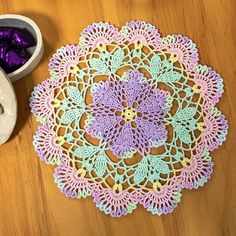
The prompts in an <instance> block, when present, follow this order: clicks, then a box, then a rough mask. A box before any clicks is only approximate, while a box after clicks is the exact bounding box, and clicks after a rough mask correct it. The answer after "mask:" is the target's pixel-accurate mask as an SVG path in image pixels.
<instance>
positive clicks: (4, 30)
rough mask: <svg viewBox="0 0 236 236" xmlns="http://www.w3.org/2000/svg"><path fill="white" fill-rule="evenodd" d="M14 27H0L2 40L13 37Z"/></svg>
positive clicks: (0, 39) (0, 38)
mask: <svg viewBox="0 0 236 236" xmlns="http://www.w3.org/2000/svg"><path fill="white" fill-rule="evenodd" d="M14 29H15V28H14V27H0V41H3V40H8V39H11V37H12V35H13V32H14Z"/></svg>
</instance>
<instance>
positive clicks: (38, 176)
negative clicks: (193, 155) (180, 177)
mask: <svg viewBox="0 0 236 236" xmlns="http://www.w3.org/2000/svg"><path fill="white" fill-rule="evenodd" d="M0 12H1V14H4V13H18V14H23V15H26V16H28V17H30V18H32V19H33V20H35V21H36V22H37V23H38V25H39V27H40V28H41V30H42V33H43V36H44V40H45V41H44V42H45V54H44V57H43V60H42V62H41V63H40V65H39V67H38V68H37V69H36V70H35V71H34V72H33V73H31V74H30V75H28V76H27V77H25V78H24V79H22V80H20V81H18V82H16V83H15V84H14V87H15V90H16V94H17V98H18V103H19V112H18V115H19V117H18V121H17V125H16V128H15V131H14V133H13V135H12V137H11V140H10V141H9V142H8V143H6V144H5V145H3V146H1V147H0V183H1V186H0V235H2V236H5V235H7V236H8V235H9V236H12V235H26V236H31V235H34V236H36V235H65V236H71V235H82V236H87V235H88V236H89V235H119V236H121V235H158V236H161V235H166V236H168V235H173V236H178V235H181V236H208V235H211V236H218V235H219V236H220V235H224V236H230V235H232V236H233V235H236V213H235V210H236V138H235V134H236V60H235V55H236V36H235V34H236V19H235V13H236V1H235V0H189V1H187V0H150V1H145V0H116V1H114V0H107V1H106V0H79V1H78V0H70V1H63V0H60V1H59V0H58V1H48V0H41V1H37V0H30V1H26V0H15V1H13V0H9V1H4V0H1V1H0ZM133 19H142V20H145V21H147V22H150V23H152V24H154V25H156V26H157V27H158V28H159V29H160V32H161V33H162V35H163V36H164V35H168V34H183V35H187V36H189V37H190V38H191V39H193V41H194V42H196V44H197V45H198V48H199V52H200V61H201V63H202V64H206V65H211V66H212V67H213V68H214V69H216V70H217V71H218V72H219V73H221V75H222V76H223V78H224V85H225V93H224V95H223V97H222V99H221V102H220V103H219V105H218V107H219V108H220V109H221V110H222V111H223V112H224V114H225V115H226V116H227V118H228V119H229V125H230V129H229V134H228V136H227V141H226V142H225V143H224V145H223V146H222V147H220V148H219V149H218V150H216V151H214V152H213V153H212V156H213V157H214V158H213V160H214V163H215V165H214V172H213V174H212V176H211V180H210V181H209V182H208V183H207V184H206V185H205V186H204V187H203V188H200V189H198V190H192V191H190V190H184V191H183V192H182V193H183V196H182V201H181V203H180V204H179V205H178V207H177V208H176V209H175V211H174V212H173V213H172V214H169V215H165V216H161V217H158V216H153V215H151V214H150V213H148V212H147V211H146V210H144V209H143V208H142V207H140V206H139V207H138V209H137V210H136V211H135V212H134V213H133V214H131V215H129V216H127V217H123V218H119V219H112V218H111V217H109V216H106V215H105V214H104V213H102V212H100V211H99V210H98V209H97V208H96V207H95V205H94V203H93V202H92V199H91V198H87V199H85V200H73V199H67V198H66V197H65V196H64V195H63V194H61V193H60V191H59V190H58V188H57V186H56V185H55V184H54V180H53V177H52V175H53V172H54V167H52V166H49V165H46V164H44V163H43V162H41V161H40V160H39V158H38V157H37V155H36V153H35V152H34V148H33V146H32V136H33V134H34V132H35V130H37V127H38V125H39V124H38V123H37V122H36V121H35V119H34V118H33V116H32V115H31V114H30V111H29V106H28V100H29V96H30V93H31V91H32V89H33V87H34V86H35V85H37V84H38V83H39V82H41V81H43V80H45V79H47V78H48V76H49V73H48V71H47V64H48V61H49V58H50V57H51V55H52V53H54V52H55V50H56V49H57V48H58V47H61V46H62V45H64V44H67V43H77V42H78V38H79V35H80V32H81V31H82V30H83V28H84V27H86V26H87V25H88V24H90V23H92V22H98V21H109V22H112V23H113V24H115V25H117V26H119V27H121V26H122V25H124V24H125V23H126V22H127V21H130V20H133Z"/></svg>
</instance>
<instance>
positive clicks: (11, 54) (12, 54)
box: [5, 50, 27, 73]
mask: <svg viewBox="0 0 236 236" xmlns="http://www.w3.org/2000/svg"><path fill="white" fill-rule="evenodd" d="M5 62H6V64H7V68H6V72H7V73H10V72H13V71H14V70H16V69H18V68H20V67H21V66H23V65H24V64H25V63H26V62H27V58H26V57H25V55H24V54H23V55H22V54H21V53H18V52H16V51H13V50H12V51H8V52H7V54H6V58H5Z"/></svg>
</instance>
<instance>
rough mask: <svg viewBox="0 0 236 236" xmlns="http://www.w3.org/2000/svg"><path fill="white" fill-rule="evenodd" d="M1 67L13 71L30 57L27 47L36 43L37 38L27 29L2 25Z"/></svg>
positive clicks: (0, 39)
mask: <svg viewBox="0 0 236 236" xmlns="http://www.w3.org/2000/svg"><path fill="white" fill-rule="evenodd" d="M0 43H1V44H0V67H2V68H3V70H4V71H5V72H6V73H11V72H13V71H14V70H17V69H18V68H20V67H21V66H23V65H24V64H25V63H26V62H27V61H28V59H29V55H28V53H27V52H26V50H25V49H26V48H29V47H32V46H35V45H36V40H35V39H34V37H33V36H32V35H31V34H30V32H29V31H28V30H27V29H18V28H15V27H0Z"/></svg>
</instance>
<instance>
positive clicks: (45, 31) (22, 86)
mask: <svg viewBox="0 0 236 236" xmlns="http://www.w3.org/2000/svg"><path fill="white" fill-rule="evenodd" d="M15 14H20V15H24V16H26V17H29V18H30V19H32V20H33V21H35V23H36V24H37V25H38V27H39V28H40V30H41V33H42V36H43V42H44V55H43V57H42V61H41V62H40V63H39V65H38V67H39V66H40V65H41V64H42V63H44V62H48V61H49V57H50V56H51V55H52V53H53V51H54V48H53V44H55V40H58V37H59V36H58V31H57V28H56V25H55V23H54V22H53V19H50V18H49V17H47V16H45V15H43V14H42V13H38V12H16V13H15ZM35 70H37V68H35ZM45 79H46V78H45ZM42 80H43V78H42ZM35 81H38V80H37V79H36V78H35V76H34V73H33V72H31V73H30V74H28V75H27V76H25V77H24V78H22V79H20V80H19V81H16V82H15V83H14V84H13V86H14V88H15V92H16V97H17V102H18V117H17V122H16V126H15V129H14V131H13V133H12V135H11V138H10V140H12V139H13V138H15V136H16V135H18V134H19V132H20V131H21V130H22V129H23V127H24V125H25V124H26V122H27V119H28V118H29V116H30V108H29V98H30V95H31V92H32V91H33V88H34V86H35V85H36V84H35ZM29 125H31V123H30V124H29Z"/></svg>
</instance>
